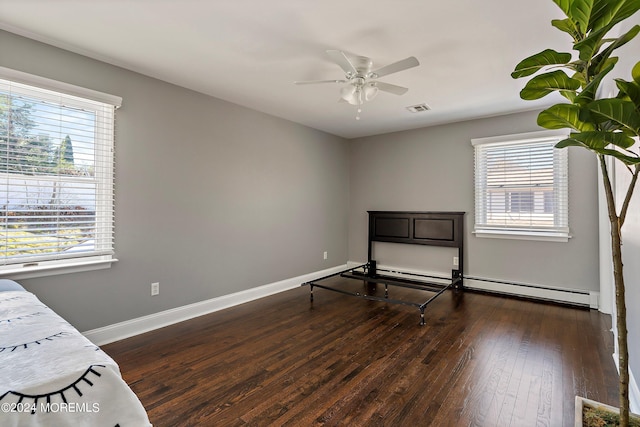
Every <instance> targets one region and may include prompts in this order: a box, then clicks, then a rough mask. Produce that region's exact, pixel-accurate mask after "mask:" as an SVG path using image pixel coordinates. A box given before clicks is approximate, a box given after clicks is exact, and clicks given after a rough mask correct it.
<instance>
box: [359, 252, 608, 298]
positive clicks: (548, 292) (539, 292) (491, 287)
mask: <svg viewBox="0 0 640 427" xmlns="http://www.w3.org/2000/svg"><path fill="white" fill-rule="evenodd" d="M361 264H364V263H363V262H355V261H349V262H348V263H347V268H353V267H356V266H358V265H361ZM378 269H383V270H392V271H395V270H399V271H404V272H407V273H412V274H419V275H426V276H436V277H443V278H450V277H451V272H434V271H421V270H414V269H407V268H403V267H395V266H389V265H381V264H378ZM464 286H465V287H467V288H469V289H477V290H481V291H486V292H493V293H499V294H507V295H514V296H521V297H527V298H533V299H540V300H545V301H555V302H560V303H565V304H572V305H581V306H585V307H589V308H594V309H597V308H598V298H599V294H600V293H599V292H594V291H584V290H580V289H569V288H560V287H555V286H546V285H541V284H531V283H518V282H506V281H502V280H497V279H490V278H480V277H469V276H467V275H465V277H464Z"/></svg>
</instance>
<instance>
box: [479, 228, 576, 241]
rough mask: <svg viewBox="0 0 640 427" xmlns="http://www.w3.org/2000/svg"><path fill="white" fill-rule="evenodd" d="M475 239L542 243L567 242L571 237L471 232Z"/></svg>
mask: <svg viewBox="0 0 640 427" xmlns="http://www.w3.org/2000/svg"><path fill="white" fill-rule="evenodd" d="M473 234H475V235H476V237H483V238H489V239H515V240H537V241H544V242H564V243H566V242H568V241H569V239H570V238H571V236H570V235H569V234H568V233H558V232H526V231H511V230H476V231H474V232H473Z"/></svg>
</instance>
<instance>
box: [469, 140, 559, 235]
mask: <svg viewBox="0 0 640 427" xmlns="http://www.w3.org/2000/svg"><path fill="white" fill-rule="evenodd" d="M566 137H567V132H566V131H563V132H558V131H542V132H532V133H527V134H518V135H506V136H498V137H490V138H477V139H473V140H472V141H471V143H472V145H473V147H474V151H475V175H474V177H475V227H474V233H475V234H476V236H479V237H501V238H520V239H532V240H553V241H567V239H568V238H569V237H570V236H569V219H568V202H569V201H568V153H567V149H557V148H555V145H556V144H557V143H558V142H559V141H561V140H563V139H565V138H566Z"/></svg>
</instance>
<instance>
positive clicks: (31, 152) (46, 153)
mask: <svg viewBox="0 0 640 427" xmlns="http://www.w3.org/2000/svg"><path fill="white" fill-rule="evenodd" d="M120 103H121V99H120V98H119V97H115V96H112V95H107V94H102V93H100V92H95V91H92V90H88V89H83V88H79V87H77V86H72V85H68V84H65V83H60V82H56V81H53V80H49V79H44V78H41V77H37V76H32V75H29V74H25V73H21V72H17V71H14V70H9V69H6V68H0V275H2V276H4V277H7V276H8V277H33V276H38V275H45V274H57V273H66V272H71V271H81V270H86V269H94V268H104V267H108V266H109V265H110V263H111V262H113V261H115V259H114V252H113V234H114V229H113V228H114V227H113V225H114V214H113V209H114V195H113V189H114V185H113V179H114V131H115V109H116V108H117V107H119V106H120Z"/></svg>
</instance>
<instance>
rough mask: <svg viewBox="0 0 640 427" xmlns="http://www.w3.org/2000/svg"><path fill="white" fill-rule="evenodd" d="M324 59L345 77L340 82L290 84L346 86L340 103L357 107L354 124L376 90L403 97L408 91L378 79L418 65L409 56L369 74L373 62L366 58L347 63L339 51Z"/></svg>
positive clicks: (352, 59) (318, 81)
mask: <svg viewBox="0 0 640 427" xmlns="http://www.w3.org/2000/svg"><path fill="white" fill-rule="evenodd" d="M327 55H329V57H330V58H331V60H333V62H335V63H336V64H338V65H339V66H340V68H342V70H343V71H344V73H345V78H344V79H340V80H335V79H334V80H309V81H296V82H294V83H295V84H297V85H306V84H317V83H348V84H347V85H346V86H344V87H343V88H342V89H340V100H341V101H346V102H348V103H349V104H351V105H355V106H357V107H358V110H357V111H358V113H357V114H356V120H360V112H361V111H362V104H363V103H364V102H366V101H371V100H372V99H373V98H375V96H376V95H377V94H378V91H379V90H382V91H384V92H389V93H392V94H394V95H403V94H404V93H406V92H407V91H408V90H409V89H407V88H406V87H402V86H397V85H394V84H391V83H385V82H380V81H378V80H377V79H378V78H380V77H384V76H386V75H389V74H392V73H397V72H399V71H404V70H406V69H409V68H413V67H417V66H418V65H420V63H419V62H418V60H417V59H416V58H415V57H413V56H410V57H408V58H405V59H402V60H400V61H397V62H394V63H392V64H389V65H385V66H384V67H381V68H378V69H375V70H372V68H373V61H372V60H371V58H367V57H366V56H355V57H352V58H351V59H350V58H349V57H347V55H346V54H345V53H344V52H342V51H341V50H327Z"/></svg>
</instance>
